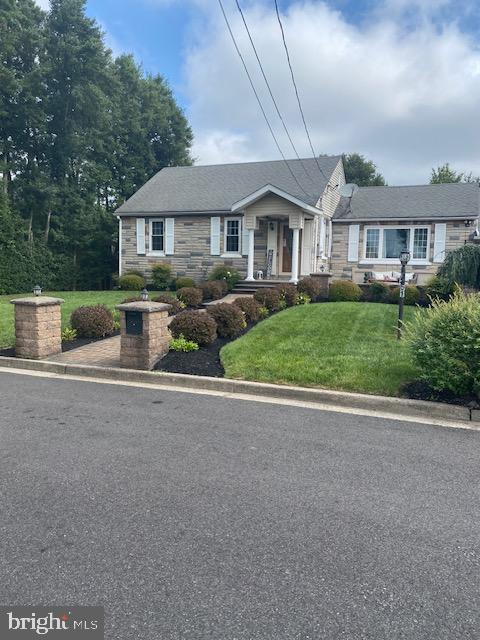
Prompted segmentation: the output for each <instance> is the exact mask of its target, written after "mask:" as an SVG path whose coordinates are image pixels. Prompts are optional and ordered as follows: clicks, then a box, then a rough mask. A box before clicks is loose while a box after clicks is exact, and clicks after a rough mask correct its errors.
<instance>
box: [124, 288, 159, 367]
mask: <svg viewBox="0 0 480 640" xmlns="http://www.w3.org/2000/svg"><path fill="white" fill-rule="evenodd" d="M117 309H118V310H119V311H120V366H121V367H124V368H125V369H143V370H145V371H150V370H151V369H153V367H154V366H155V364H156V362H158V360H160V359H161V358H163V357H164V356H165V355H166V354H167V353H168V349H169V346H170V341H171V339H172V336H171V334H170V331H169V329H168V324H169V318H168V311H169V309H170V305H169V304H162V303H159V302H150V301H149V300H147V301H145V302H143V301H142V302H127V303H125V304H119V305H118V306H117Z"/></svg>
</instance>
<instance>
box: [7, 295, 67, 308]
mask: <svg viewBox="0 0 480 640" xmlns="http://www.w3.org/2000/svg"><path fill="white" fill-rule="evenodd" d="M62 302H65V300H63V299H62V298H50V297H48V296H30V297H28V298H14V299H13V300H10V303H11V304H21V305H24V306H27V307H50V306H53V305H55V304H62Z"/></svg>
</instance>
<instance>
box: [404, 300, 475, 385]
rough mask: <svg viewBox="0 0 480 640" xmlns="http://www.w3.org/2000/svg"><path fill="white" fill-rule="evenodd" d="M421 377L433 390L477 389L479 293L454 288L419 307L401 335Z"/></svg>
mask: <svg viewBox="0 0 480 640" xmlns="http://www.w3.org/2000/svg"><path fill="white" fill-rule="evenodd" d="M404 335H405V336H406V339H407V341H408V343H409V345H410V347H411V351H412V358H413V360H414V361H415V363H416V364H417V365H418V366H419V367H420V369H421V371H422V378H423V380H425V381H426V382H427V383H428V384H429V385H430V386H431V387H432V388H433V389H435V390H437V391H444V390H446V391H450V392H452V393H454V394H456V395H460V396H463V395H466V394H469V395H470V394H475V395H477V396H478V394H479V391H480V295H479V294H473V295H465V294H464V293H463V292H462V291H456V292H455V293H454V295H453V296H452V298H451V299H450V300H449V301H448V302H447V301H445V300H439V299H438V298H437V299H435V300H433V302H432V306H431V307H430V308H428V309H421V310H420V309H419V310H418V311H417V312H416V314H415V318H414V320H413V321H412V322H410V323H407V325H406V330H405V334H404Z"/></svg>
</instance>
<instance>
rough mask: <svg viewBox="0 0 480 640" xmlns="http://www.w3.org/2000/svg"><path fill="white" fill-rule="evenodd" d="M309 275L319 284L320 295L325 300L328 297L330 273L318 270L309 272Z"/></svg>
mask: <svg viewBox="0 0 480 640" xmlns="http://www.w3.org/2000/svg"><path fill="white" fill-rule="evenodd" d="M310 276H311V277H312V278H315V280H317V282H318V283H319V284H320V297H321V298H323V299H325V300H326V299H327V298H328V288H329V286H330V278H331V277H332V274H331V273H328V272H327V271H319V272H317V273H311V274H310Z"/></svg>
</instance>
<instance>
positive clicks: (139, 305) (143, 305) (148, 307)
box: [115, 300, 172, 313]
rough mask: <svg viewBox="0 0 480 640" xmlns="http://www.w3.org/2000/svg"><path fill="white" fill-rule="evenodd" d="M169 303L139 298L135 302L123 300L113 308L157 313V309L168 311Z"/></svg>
mask: <svg viewBox="0 0 480 640" xmlns="http://www.w3.org/2000/svg"><path fill="white" fill-rule="evenodd" d="M171 307H172V305H171V304H166V303H164V302H152V301H151V300H145V301H143V300H139V301H137V302H125V303H123V304H117V306H116V307H115V309H118V310H119V311H140V312H141V313H157V312H158V311H169V310H170V309H171Z"/></svg>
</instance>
